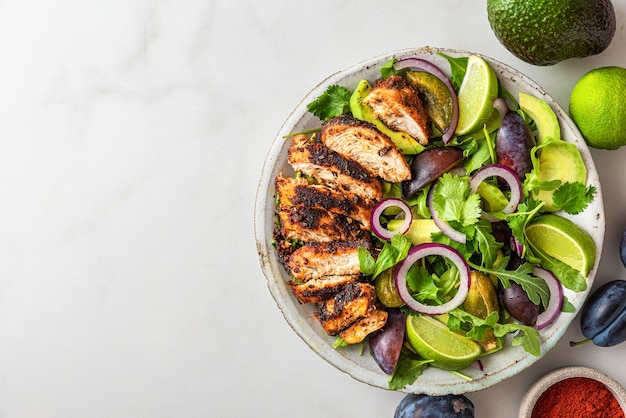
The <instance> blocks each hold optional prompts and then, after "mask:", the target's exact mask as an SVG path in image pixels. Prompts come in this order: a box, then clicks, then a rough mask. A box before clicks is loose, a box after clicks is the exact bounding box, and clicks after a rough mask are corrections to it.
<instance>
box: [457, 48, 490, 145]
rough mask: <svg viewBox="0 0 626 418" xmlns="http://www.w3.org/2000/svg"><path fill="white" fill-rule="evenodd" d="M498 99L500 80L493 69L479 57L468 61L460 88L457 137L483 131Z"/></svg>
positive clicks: (471, 57)
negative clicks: (479, 130)
mask: <svg viewBox="0 0 626 418" xmlns="http://www.w3.org/2000/svg"><path fill="white" fill-rule="evenodd" d="M496 97H498V78H497V77H496V73H495V71H493V68H491V66H490V65H489V64H488V63H487V62H486V61H485V60H484V59H483V58H481V57H479V56H478V55H471V56H470V57H469V58H468V60H467V69H466V72H465V76H464V77H463V81H462V82H461V87H460V88H459V94H458V100H459V123H458V125H457V128H456V134H457V135H465V134H469V133H470V132H474V131H477V130H478V129H481V128H482V127H483V125H484V124H485V123H487V121H488V120H489V117H490V116H491V114H492V113H493V101H494V100H495V99H496Z"/></svg>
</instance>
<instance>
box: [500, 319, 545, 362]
mask: <svg viewBox="0 0 626 418" xmlns="http://www.w3.org/2000/svg"><path fill="white" fill-rule="evenodd" d="M517 331H521V332H520V333H519V334H517V335H516V336H515V337H513V341H512V342H511V344H512V345H513V346H514V347H517V346H522V347H523V348H524V351H526V352H527V353H530V354H532V355H534V356H539V355H541V346H540V343H539V331H537V328H535V327H529V326H527V325H522V324H520V323H517V322H511V323H508V324H497V325H496V326H495V327H494V328H493V334H494V335H495V336H496V337H503V336H505V335H506V334H510V333H514V332H517Z"/></svg>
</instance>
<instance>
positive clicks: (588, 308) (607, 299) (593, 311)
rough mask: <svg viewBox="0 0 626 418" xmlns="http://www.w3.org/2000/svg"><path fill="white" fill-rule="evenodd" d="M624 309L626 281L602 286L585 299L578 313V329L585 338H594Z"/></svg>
mask: <svg viewBox="0 0 626 418" xmlns="http://www.w3.org/2000/svg"><path fill="white" fill-rule="evenodd" d="M624 309H626V281H625V280H613V281H610V282H608V283H605V284H603V285H602V286H600V287H599V288H598V289H597V290H595V291H594V292H593V293H592V294H591V295H590V296H589V298H588V299H587V301H586V302H585V304H584V305H583V307H582V309H581V311H580V329H581V331H582V333H583V335H584V336H585V338H594V337H595V336H596V335H598V334H600V333H601V332H602V331H603V330H604V329H605V328H606V327H608V326H609V325H610V324H611V323H612V322H613V321H615V319H616V318H617V317H618V316H619V315H620V314H621V312H622V311H623V310H624Z"/></svg>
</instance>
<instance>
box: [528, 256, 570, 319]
mask: <svg viewBox="0 0 626 418" xmlns="http://www.w3.org/2000/svg"><path fill="white" fill-rule="evenodd" d="M533 274H534V275H535V276H537V277H540V278H542V279H543V280H545V281H546V284H547V285H548V289H550V300H549V302H548V307H547V308H546V310H545V311H543V312H542V313H540V314H539V316H538V317H537V324H536V327H537V329H538V330H540V329H543V328H545V327H547V326H548V325H550V324H551V323H552V322H554V320H555V319H556V318H557V317H558V316H559V314H560V313H561V308H562V307H563V286H562V285H561V282H560V281H559V280H558V279H557V278H556V277H554V274H552V273H551V272H549V271H548V270H546V269H544V268H541V267H535V269H534V271H533Z"/></svg>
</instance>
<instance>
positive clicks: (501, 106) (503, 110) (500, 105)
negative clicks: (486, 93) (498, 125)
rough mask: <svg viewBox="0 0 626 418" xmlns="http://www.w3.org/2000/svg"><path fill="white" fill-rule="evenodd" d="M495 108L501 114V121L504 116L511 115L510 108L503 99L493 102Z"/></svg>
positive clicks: (499, 98)
mask: <svg viewBox="0 0 626 418" xmlns="http://www.w3.org/2000/svg"><path fill="white" fill-rule="evenodd" d="M493 107H495V108H496V110H497V111H498V113H500V119H504V115H506V114H507V113H509V106H508V105H507V104H506V102H505V101H504V99H503V98H501V97H498V98H496V99H495V100H494V101H493Z"/></svg>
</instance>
